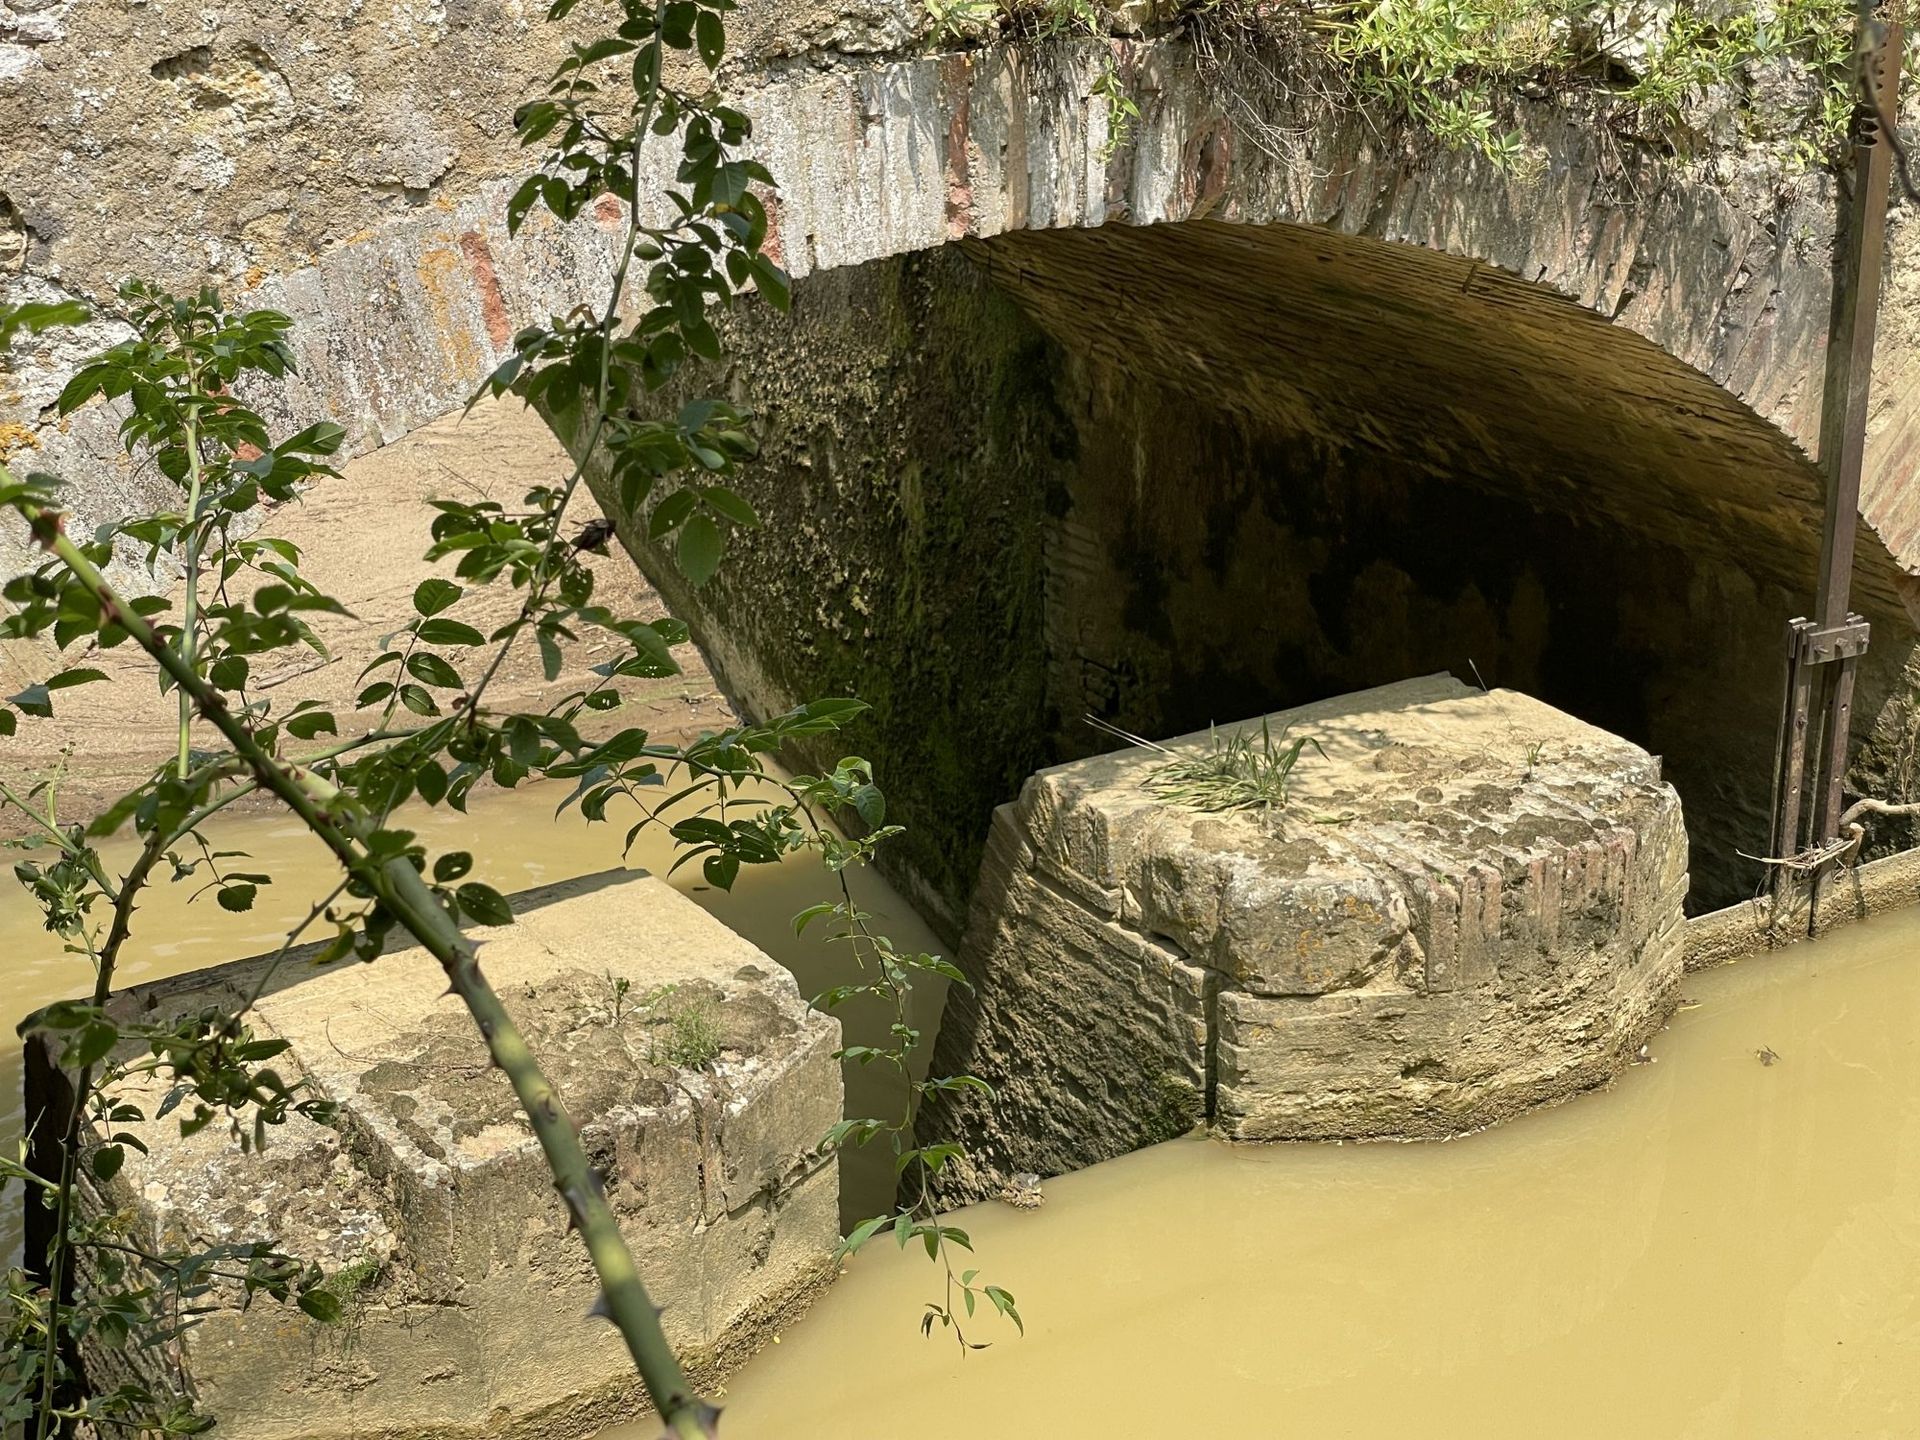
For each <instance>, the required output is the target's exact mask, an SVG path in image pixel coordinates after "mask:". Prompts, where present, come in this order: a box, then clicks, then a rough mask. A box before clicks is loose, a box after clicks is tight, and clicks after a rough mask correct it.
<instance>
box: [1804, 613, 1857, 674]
mask: <svg viewBox="0 0 1920 1440" xmlns="http://www.w3.org/2000/svg"><path fill="white" fill-rule="evenodd" d="M1790 628H1791V630H1792V632H1793V636H1794V643H1795V645H1796V646H1797V647H1798V648H1799V657H1798V658H1799V660H1800V663H1801V664H1802V665H1824V664H1826V663H1827V662H1828V661H1830V660H1854V659H1858V658H1859V657H1860V656H1862V655H1864V654H1866V653H1867V641H1868V639H1869V638H1870V637H1871V632H1872V630H1873V627H1872V626H1871V625H1869V624H1867V622H1866V621H1865V620H1864V619H1862V618H1861V617H1860V616H1858V615H1849V616H1847V619H1846V623H1845V624H1844V625H1826V626H1818V625H1811V624H1808V622H1807V621H1805V620H1804V619H1802V620H1795V621H1793V623H1792V625H1791V627H1790Z"/></svg>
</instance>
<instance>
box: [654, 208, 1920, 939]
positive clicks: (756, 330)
mask: <svg viewBox="0 0 1920 1440" xmlns="http://www.w3.org/2000/svg"><path fill="white" fill-rule="evenodd" d="M795 295H796V303H795V306H794V312H793V314H792V315H791V316H788V317H780V316H776V315H773V314H771V313H769V312H767V311H766V310H764V308H761V307H748V308H746V309H744V310H743V311H742V312H741V313H739V314H738V315H736V316H735V317H734V318H733V319H732V321H731V322H730V323H731V327H732V329H733V331H734V334H733V335H732V337H731V339H732V342H733V344H732V348H731V351H730V353H731V354H732V355H734V356H735V357H736V358H735V359H734V360H733V362H732V365H731V370H730V375H729V384H730V387H731V389H732V391H733V393H734V394H735V396H736V397H737V398H738V399H740V400H742V401H744V402H745V403H746V404H748V405H750V406H752V407H753V408H755V409H756V410H758V411H760V412H761V414H762V417H763V422H764V426H765V447H764V452H763V459H762V460H761V462H759V464H757V465H756V466H755V467H754V473H753V474H751V475H750V476H749V477H748V479H747V482H746V486H745V491H746V493H747V494H748V496H749V498H750V499H751V500H752V501H753V503H754V504H755V505H756V507H757V508H758V509H759V510H760V511H761V513H762V514H763V515H764V516H767V517H768V518H769V520H770V521H771V522H772V523H770V524H769V526H768V527H767V528H766V529H765V530H763V531H760V532H754V533H750V534H746V535H743V536H742V537H741V538H740V541H739V543H738V545H737V547H736V550H735V552H734V555H733V556H732V557H731V558H730V560H729V564H728V566H727V567H724V568H723V571H722V574H721V576H720V578H719V579H717V580H716V581H714V582H713V583H712V584H710V585H709V586H708V587H707V588H706V589H705V590H702V591H699V592H694V591H691V590H689V589H688V588H687V587H685V586H684V585H683V584H681V583H679V582H678V580H677V577H676V576H675V575H674V573H673V570H672V567H671V566H670V565H667V564H661V563H657V562H658V561H659V560H660V559H661V557H659V556H656V555H655V554H654V553H653V552H652V551H651V550H650V549H649V547H648V545H647V542H646V540H645V538H644V535H643V534H642V533H641V527H639V526H637V525H635V524H633V523H632V522H631V521H629V522H628V523H627V524H626V525H625V526H624V527H623V538H624V539H625V540H626V542H627V544H628V547H629V549H630V550H631V551H632V552H633V553H634V554H635V556H636V557H637V558H638V559H639V560H640V562H641V564H642V566H643V568H645V569H647V571H648V573H649V575H650V577H651V578H653V579H654V580H655V582H656V583H657V584H659V585H660V586H661V587H662V589H663V590H664V591H665V592H666V593H667V595H668V597H669V599H670V601H671V602H672V603H673V605H674V607H675V610H676V613H679V614H681V615H682V616H683V617H684V618H686V619H688V620H689V622H690V623H691V624H692V625H693V626H694V629H695V632H696V635H697V636H698V637H699V638H700V639H701V641H702V642H703V644H704V645H706V647H707V649H708V653H709V656H710V658H711V660H712V663H713V666H714V669H715V673H716V675H717V676H719V677H720V678H721V681H722V683H723V684H724V685H726V686H727V687H728V688H729V689H730V691H731V692H732V693H733V694H734V695H735V696H736V698H737V699H738V700H739V701H740V702H741V703H742V704H743V705H744V706H745V707H746V708H747V709H748V710H750V711H755V712H763V711H767V710H771V709H776V708H779V707H781V706H784V705H786V704H790V703H794V702H796V701H798V700H799V699H801V698H804V697H805V696H807V695H810V694H815V693H824V692H826V691H834V690H837V691H843V692H847V693H853V694H857V695H861V696H863V697H865V698H868V699H870V700H871V701H872V702H873V703H874V705H875V713H874V715H873V716H872V717H871V718H870V719H869V720H868V721H867V722H866V725H867V729H866V732H865V733H863V734H861V735H859V736H857V737H856V738H855V740H854V744H855V746H856V748H858V749H860V750H861V753H863V754H867V755H869V756H870V758H872V759H874V760H875V762H876V763H877V765H878V766H879V767H880V769H881V773H882V775H883V776H887V777H891V778H890V780H889V782H888V784H887V788H888V792H889V795H890V797H891V799H892V801H893V811H892V818H897V819H899V820H901V821H902V822H903V823H905V824H906V825H907V826H908V827H909V835H908V837H906V839H905V840H904V842H903V843H902V844H901V845H900V847H899V849H898V852H897V854H898V858H897V859H896V862H895V870H896V874H895V878H896V879H897V880H899V881H902V882H904V883H905V885H906V886H907V888H908V889H909V891H910V893H912V894H914V895H915V898H916V899H917V900H918V901H919V902H920V903H921V904H922V906H923V907H924V908H925V909H926V911H927V912H928V913H929V915H930V917H932V918H933V919H934V921H935V923H936V925H939V926H940V927H941V928H944V929H946V930H947V931H949V932H950V933H952V934H957V933H958V931H959V929H960V928H961V926H962V924H963V917H964V914H965V906H966V902H967V896H968V892H969V890H970V887H971V883H972V879H973V869H974V867H975V866H976V865H977V860H978V853H979V844H980V840H981V838H982V837H983V836H984V833H985V829H986V821H987V817H988V814H989V813H990V811H991V808H992V807H993V805H995V804H998V803H1002V802H1004V801H1006V800H1009V799H1011V798H1012V797H1013V795H1014V794H1015V793H1017V790H1018V787H1019V785H1020V783H1021V782H1022V781H1023V780H1024V779H1025V777H1026V776H1027V775H1028V774H1030V773H1031V772H1032V771H1033V770H1034V769H1037V768H1040V767H1041V766H1043V765H1046V764H1051V763H1057V762H1058V761H1061V760H1065V759H1070V758H1074V757H1076V756H1078V755H1080V754H1084V753H1087V752H1089V751H1091V750H1095V749H1099V748H1105V747H1106V746H1108V745H1110V744H1111V743H1112V742H1111V741H1110V740H1109V739H1106V738H1104V737H1102V736H1101V735H1099V734H1098V733H1096V732H1095V731H1094V730H1093V729H1092V728H1091V727H1089V726H1087V725H1085V724H1084V722H1083V717H1084V716H1085V715H1087V714H1093V715H1098V716H1100V717H1101V718H1103V719H1107V720H1110V721H1113V722H1114V723H1117V724H1119V725H1121V726H1123V727H1124V728H1126V729H1129V730H1133V731H1136V732H1138V733H1141V734H1145V735H1148V736H1162V735H1168V734H1180V733H1185V732H1187V731H1191V730H1194V729H1197V728H1202V727H1204V726H1205V725H1206V724H1208V723H1209V722H1210V721H1216V720H1218V721H1231V720H1238V719H1242V718H1245V717H1246V716H1248V715H1251V714H1256V713H1260V712H1263V711H1267V710H1273V709H1279V708H1283V707H1288V706H1292V705H1296V704H1300V703H1304V702H1306V701H1309V700H1313V699H1317V698H1320V697H1322V696H1325V695H1329V694H1334V693H1338V692H1341V691H1344V690H1352V689H1359V688H1364V687H1366V686H1371V685H1375V684H1381V683H1386V682H1389V681H1393V680H1398V679H1402V678H1405V677H1407V676H1409V675H1415V674H1422V673H1428V672H1432V671H1436V670H1450V671H1452V672H1454V673H1455V674H1457V675H1458V676H1460V678H1462V679H1464V680H1467V681H1469V682H1473V681H1476V680H1477V681H1482V682H1484V683H1485V684H1487V685H1489V686H1503V685H1504V686H1512V687H1515V688H1519V689H1523V690H1526V691H1528V692H1529V693H1532V694H1535V695H1538V696H1539V697H1540V698H1542V699H1545V700H1547V701H1548V702H1550V703H1553V704H1556V705H1558V706H1560V707H1561V708H1563V709H1566V710H1568V711H1570V712H1571V713H1573V714H1576V715H1578V716H1580V717H1581V718H1583V719H1586V720H1589V721H1591V722H1593V723H1595V724H1598V725H1601V726H1603V727H1605V728H1607V729H1610V730H1613V731H1615V732H1616V733H1619V734H1621V735H1624V736H1625V737H1627V738H1629V739H1632V740H1634V741H1636V742H1638V743H1640V744H1643V745H1645V746H1646V747H1647V748H1649V749H1651V750H1653V751H1655V752H1656V753H1659V754H1661V755H1662V756H1663V757H1664V758H1665V760H1666V762H1667V766H1668V773H1669V775H1670V778H1672V779H1673V780H1674V782H1675V784H1676V786H1677V787H1678V788H1679V789H1680V791H1681V794H1682V798H1683V800H1684V801H1685V803H1686V806H1687V811H1688V817H1689V828H1690V834H1691V837H1692V842H1693V851H1694V854H1693V870H1694V877H1695V879H1694V893H1693V900H1692V904H1693V906H1694V908H1696V909H1698V908H1706V907H1711V906H1713V905H1717V904H1724V903H1728V902H1730V901H1732V900H1734V899H1737V898H1740V896H1742V895H1743V894H1746V893H1750V891H1751V889H1752V886H1753V883H1754V878H1755V874H1754V867H1753V866H1752V864H1751V862H1749V861H1746V860H1743V859H1742V858H1741V857H1740V855H1739V853H1738V852H1739V851H1741V850H1743V849H1744V850H1747V851H1757V850H1758V849H1759V848H1760V846H1761V845H1762V844H1763V837H1764V834H1765V829H1766V810H1767V805H1768V801H1769V791H1770V785H1771V766H1772V752H1773V745H1774V739H1775V730H1776V727H1777V724H1778V706H1779V703H1780V702H1779V683H1780V681H1779V673H1780V667H1779V656H1780V652H1781V644H1782V632H1783V629H1784V624H1785V622H1786V620H1787V619H1788V618H1789V617H1790V616H1791V615H1793V614H1795V613H1798V610H1799V609H1800V608H1801V607H1803V606H1804V604H1805V603H1806V600H1807V598H1808V597H1810V595H1811V592H1812V585H1813V579H1814V573H1815V567H1816V557H1817V546H1818V542H1819V534H1820V505H1821V493H1822V492H1821V484H1820V479H1819V475H1818V473H1817V471H1816V470H1815V469H1814V467H1813V466H1812V464H1811V463H1810V462H1809V460H1808V459H1807V457H1806V456H1805V455H1804V453H1802V452H1801V451H1800V449H1799V448H1798V447H1797V445H1796V444H1795V443H1794V442H1793V441H1792V440H1791V439H1790V438H1788V437H1787V436H1786V435H1785V434H1784V433H1782V432H1781V431H1780V430H1779V429H1778V428H1776V427H1775V426H1774V425H1772V424H1770V423H1769V422H1768V421H1766V420H1764V419H1762V418H1761V417H1760V416H1758V415H1756V414H1755V413H1754V412H1753V411H1752V410H1751V409H1749V408H1748V407H1747V406H1746V405H1745V404H1744V403H1743V402H1742V401H1741V400H1739V399H1738V398H1737V397H1736V396H1734V395H1733V394H1732V393H1731V392H1730V391H1728V390H1727V389H1726V388H1724V387H1723V386H1721V385H1720V384H1718V383H1716V382H1715V381H1714V380H1713V379H1711V378H1710V377H1708V376H1706V375H1704V374H1702V373H1701V372H1699V371H1698V370H1695V369H1694V368H1692V367H1691V366H1689V365H1687V364H1686V363H1684V362H1682V361H1680V360H1677V359H1675V358H1674V357H1673V356H1672V355H1670V354H1668V353H1667V352H1665V351H1664V350H1662V349H1661V348H1660V347H1659V346H1658V345H1656V344H1654V343H1653V342H1652V341H1650V340H1648V339H1646V338H1645V337H1643V336H1642V335H1640V334H1638V333H1636V332H1635V331H1634V330H1632V329H1629V328H1627V327H1625V326H1622V325H1618V324H1614V323H1612V322H1610V321H1609V320H1608V319H1607V317H1606V316H1604V315H1601V314H1599V313H1597V312H1595V311H1593V310H1591V309H1589V308H1587V307H1585V306H1583V305H1581V304H1579V303H1577V302H1575V301H1573V300H1570V299H1568V298H1566V297H1565V296H1563V295H1561V294H1559V293H1557V292H1556V291H1554V290H1553V289H1552V288H1550V287H1549V286H1546V285H1544V284H1538V283H1533V282H1530V281H1527V280H1523V279H1521V278H1519V277H1517V276H1514V275H1512V274H1510V273H1507V272H1505V271H1503V270H1500V269H1497V268H1495V267H1493V266H1490V265H1487V264H1485V263H1482V262H1478V261H1473V260H1468V259H1464V258H1462V257H1459V256H1454V255H1448V254H1445V253H1442V252H1439V251H1435V250H1430V249H1426V248H1424V247H1420V246H1415V245H1408V244H1398V243H1393V242H1389V241H1384V240H1380V239H1376V238H1371V237H1365V236H1356V235H1349V234H1342V233H1339V232H1336V231H1332V230H1327V229H1323V228H1317V227H1311V226H1303V225H1293V224H1287V223H1272V224H1262V225H1255V224H1239V223H1224V222H1220V221H1216V220H1211V219H1200V220H1192V221H1185V222H1177V223H1162V224H1154V225H1121V224H1114V225H1106V226H1099V227H1085V228H1060V229H1049V230H1018V231H1009V232H1008V233H1005V234H1001V235H997V236H994V237H992V238H989V239H977V238H968V239H963V240H960V241H959V242H958V243H955V244H949V245H945V246H942V247H939V248H937V249H934V250H927V251H919V252H915V253H912V254H908V255H904V256H897V257H891V258H885V259H881V260H877V261H871V262H868V263H866V264H862V265H857V266H849V267H842V268H836V269H831V270H820V271H815V272H814V273H812V274H811V275H809V276H807V277H806V278H804V279H802V280H801V281H800V282H799V283H798V285H797V287H796V292H795ZM664 398H665V399H666V401H667V402H668V403H669V404H671V403H673V402H674V401H675V400H676V399H677V398H679V397H677V396H676V395H671V394H670V395H668V396H666V397H664ZM1861 536H1862V538H1861V542H1860V547H1859V554H1858V557H1857V569H1856V574H1857V580H1856V601H1855V604H1856V606H1857V608H1860V609H1862V610H1863V611H1865V612H1866V613H1867V614H1868V615H1869V617H1870V618H1871V619H1873V620H1874V621H1875V622H1876V639H1877V641H1878V642H1879V643H1877V644H1876V647H1875V651H1874V652H1873V654H1872V658H1871V660H1870V662H1869V665H1868V667H1867V673H1866V674H1864V675H1863V677H1862V693H1863V697H1864V698H1863V701H1862V703H1861V705H1860V706H1859V709H1858V710H1857V712H1856V713H1858V714H1860V715H1862V716H1868V717H1870V716H1871V715H1873V713H1874V712H1875V710H1876V709H1877V708H1878V706H1879V704H1880V703H1881V702H1883V701H1884V700H1885V699H1886V698H1887V696H1889V695H1890V694H1891V693H1892V692H1893V689H1894V686H1895V684H1896V682H1897V679H1898V676H1899V673H1900V668H1901V664H1902V661H1903V659H1904V658H1905V654H1906V652H1907V651H1908V650H1909V649H1911V646H1912V641H1911V630H1910V626H1909V624H1908V622H1907V621H1906V620H1905V617H1904V612H1903V609H1902V607H1901V604H1900V599H1899V584H1900V580H1901V576H1900V574H1899V572H1898V569H1897V567H1896V566H1895V564H1894V562H1893V561H1892V559H1891V557H1889V556H1888V555H1887V553H1886V551H1885V549H1884V547H1882V546H1881V545H1880V544H1879V542H1878V541H1877V540H1876V539H1875V538H1874V537H1873V536H1872V534H1871V532H1870V531H1869V530H1868V529H1867V528H1866V527H1863V528H1862V532H1861Z"/></svg>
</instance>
